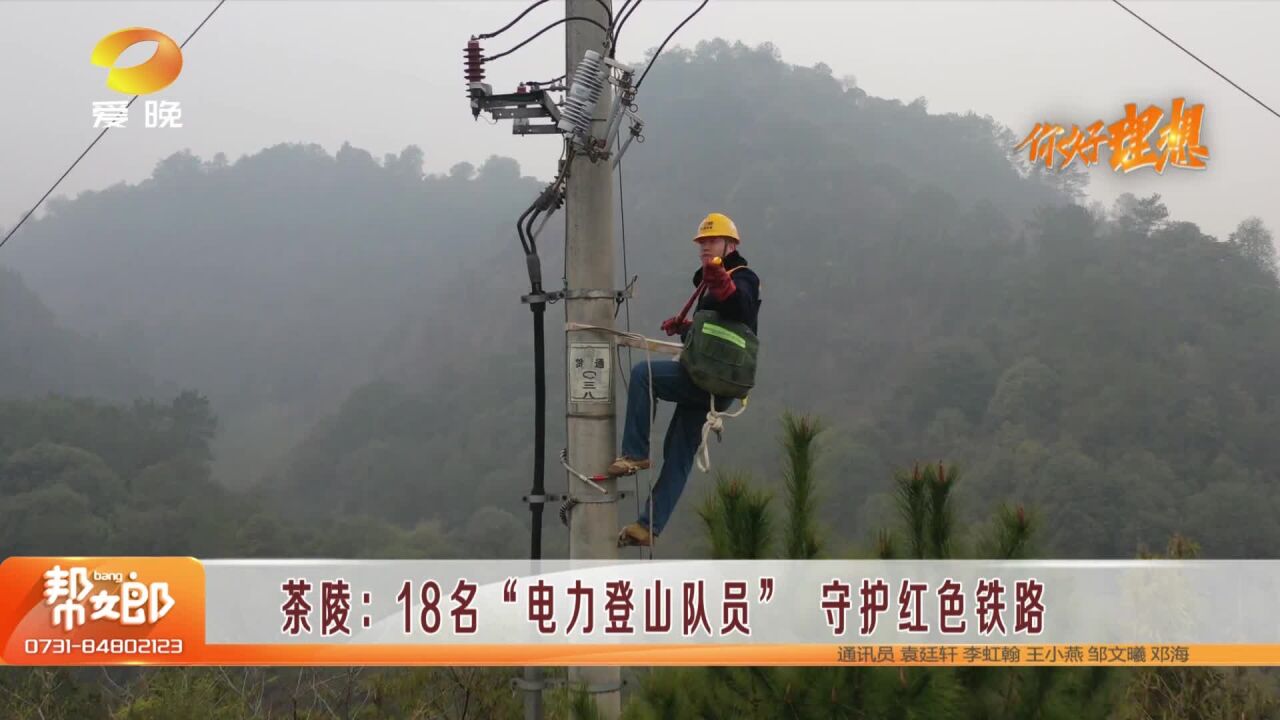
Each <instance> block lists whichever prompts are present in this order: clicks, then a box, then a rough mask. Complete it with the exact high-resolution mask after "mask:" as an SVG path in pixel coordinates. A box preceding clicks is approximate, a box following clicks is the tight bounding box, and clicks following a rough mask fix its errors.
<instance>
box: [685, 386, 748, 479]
mask: <svg viewBox="0 0 1280 720" xmlns="http://www.w3.org/2000/svg"><path fill="white" fill-rule="evenodd" d="M746 411H747V398H742V407H740V408H738V410H737V411H736V412H720V411H718V410H716V396H715V395H712V396H711V409H709V410H708V411H707V421H706V422H705V423H703V424H702V444H701V445H699V446H698V452H697V454H696V455H694V459H695V461H696V462H697V463H698V469H699V470H701V471H702V472H704V473H705V472H711V446H710V444H709V443H708V442H707V439H708V438H709V437H710V436H711V433H715V434H716V439H717V440H719V439H720V435H721V433H723V432H724V419H725V418H736V417H738V416H739V415H741V414H742V413H744V412H746Z"/></svg>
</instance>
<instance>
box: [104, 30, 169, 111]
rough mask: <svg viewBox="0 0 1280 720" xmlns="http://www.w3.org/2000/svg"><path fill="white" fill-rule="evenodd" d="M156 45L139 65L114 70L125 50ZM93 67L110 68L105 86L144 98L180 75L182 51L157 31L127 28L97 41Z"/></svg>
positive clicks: (161, 88) (165, 86)
mask: <svg viewBox="0 0 1280 720" xmlns="http://www.w3.org/2000/svg"><path fill="white" fill-rule="evenodd" d="M148 41H152V42H155V43H156V54H155V55H152V56H151V57H150V58H149V59H148V60H147V61H146V62H144V63H142V64H141V65H134V66H132V67H125V68H118V67H115V63H116V60H117V59H119V58H120V55H121V54H123V53H124V51H125V50H128V49H129V48H131V47H133V46H134V45H137V44H138V43H140V42H148ZM91 60H92V62H93V64H94V65H97V66H99V67H105V68H110V69H111V72H109V73H107V87H109V88H111V89H112V90H116V91H118V92H122V93H124V94H125V95H146V94H148V93H153V92H156V91H158V90H163V89H165V88H167V87H169V85H170V84H172V83H173V81H174V80H177V79H178V73H180V72H182V48H180V47H178V43H176V42H174V41H173V38H171V37H169V36H168V35H165V34H164V33H162V32H160V31H159V30H152V29H150V28H142V27H131V28H125V29H124V30H117V31H115V32H113V33H111V34H110V35H107V36H106V37H104V38H102V39H101V40H99V41H98V44H97V45H95V46H94V48H93V57H92V58H91Z"/></svg>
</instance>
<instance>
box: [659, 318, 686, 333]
mask: <svg viewBox="0 0 1280 720" xmlns="http://www.w3.org/2000/svg"><path fill="white" fill-rule="evenodd" d="M692 326H693V323H692V322H690V321H689V320H685V319H683V318H680V317H669V318H667V319H666V320H663V321H662V332H664V333H666V334H668V335H682V334H684V331H685V330H688V329H689V328H690V327H692Z"/></svg>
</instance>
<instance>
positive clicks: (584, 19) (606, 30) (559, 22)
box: [484, 15, 609, 62]
mask: <svg viewBox="0 0 1280 720" xmlns="http://www.w3.org/2000/svg"><path fill="white" fill-rule="evenodd" d="M570 20H581V21H582V22H589V23H591V24H592V25H595V26H596V27H598V28H600V29H601V30H603V31H604V34H605V36H606V37H608V36H609V28H607V27H605V26H604V25H601V24H600V23H599V22H598V21H596V20H594V19H592V18H589V17H586V16H585V15H570V16H569V17H564V18H560V19H559V20H557V21H555V22H553V23H551V24H550V25H548V26H546V27H544V28H542V29H541V30H539V31H538V32H536V33H534V34H533V35H530V36H529V37H528V38H525V40H524V42H522V43H520V44H519V45H516V46H515V47H513V48H511V49H510V50H504V51H503V52H500V53H498V54H497V55H490V56H489V57H486V58H484V62H492V61H494V60H497V59H499V58H503V57H506V56H507V55H510V54H511V53H513V52H515V51H517V50H519V49H520V48H522V47H524V46H525V45H528V44H529V43H531V42H533V41H534V40H536V39H538V37H539V36H541V35H542V34H543V33H545V32H546V31H548V30H550V29H551V28H553V27H555V26H557V25H563V24H564V23H567V22H569V21H570Z"/></svg>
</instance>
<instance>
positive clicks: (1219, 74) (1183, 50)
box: [1111, 0, 1280, 118]
mask: <svg viewBox="0 0 1280 720" xmlns="http://www.w3.org/2000/svg"><path fill="white" fill-rule="evenodd" d="M1111 2H1113V3H1115V4H1116V5H1119V6H1120V9H1122V10H1124V11H1125V12H1127V13H1129V14H1130V15H1132V16H1134V17H1135V18H1137V19H1138V21H1139V22H1141V23H1142V24H1143V25H1146V26H1147V27H1149V28H1151V29H1152V30H1154V31H1155V32H1156V34H1158V35H1159V36H1160V37H1162V38H1164V39H1165V40H1168V41H1169V42H1171V43H1173V45H1174V46H1175V47H1177V48H1178V49H1179V50H1181V51H1182V52H1184V53H1186V54H1188V55H1190V56H1191V57H1192V58H1194V59H1195V61H1196V62H1198V63H1200V64H1201V65H1203V66H1205V67H1207V68H1209V70H1210V71H1212V72H1213V74H1214V75H1217V76H1218V77H1220V78H1222V79H1223V80H1226V81H1227V82H1228V83H1230V84H1231V87H1233V88H1235V89H1237V90H1239V91H1240V92H1242V93H1244V94H1245V95H1246V96H1247V97H1248V98H1249V99H1250V100H1252V101H1254V102H1256V103H1258V104H1259V105H1261V106H1262V107H1264V108H1266V110H1267V112H1269V113H1271V114H1272V115H1275V116H1276V117H1278V118H1280V112H1276V111H1275V110H1273V109H1272V108H1271V106H1270V105H1268V104H1266V103H1264V102H1262V101H1261V100H1259V99H1258V98H1257V97H1255V96H1254V95H1253V93H1251V92H1249V91H1248V90H1245V89H1244V88H1242V87H1240V86H1239V85H1237V84H1236V83H1235V81H1233V80H1232V79H1231V78H1229V77H1227V76H1226V75H1223V74H1222V73H1220V72H1218V71H1217V69H1215V68H1214V67H1213V66H1212V65H1210V64H1209V63H1207V62H1205V61H1204V60H1201V59H1200V57H1199V56H1198V55H1196V54H1195V53H1193V52H1191V51H1190V50H1188V49H1186V48H1185V47H1183V46H1182V45H1181V44H1180V43H1179V42H1178V41H1177V40H1174V39H1173V38H1171V37H1169V36H1168V35H1166V34H1164V32H1162V31H1161V30H1160V28H1158V27H1156V26H1155V25H1152V24H1151V23H1149V22H1147V21H1146V20H1145V19H1144V18H1143V17H1142V16H1141V15H1139V14H1138V13H1136V12H1134V11H1132V10H1130V9H1129V8H1127V7H1125V5H1124V3H1122V2H1120V0H1111Z"/></svg>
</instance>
